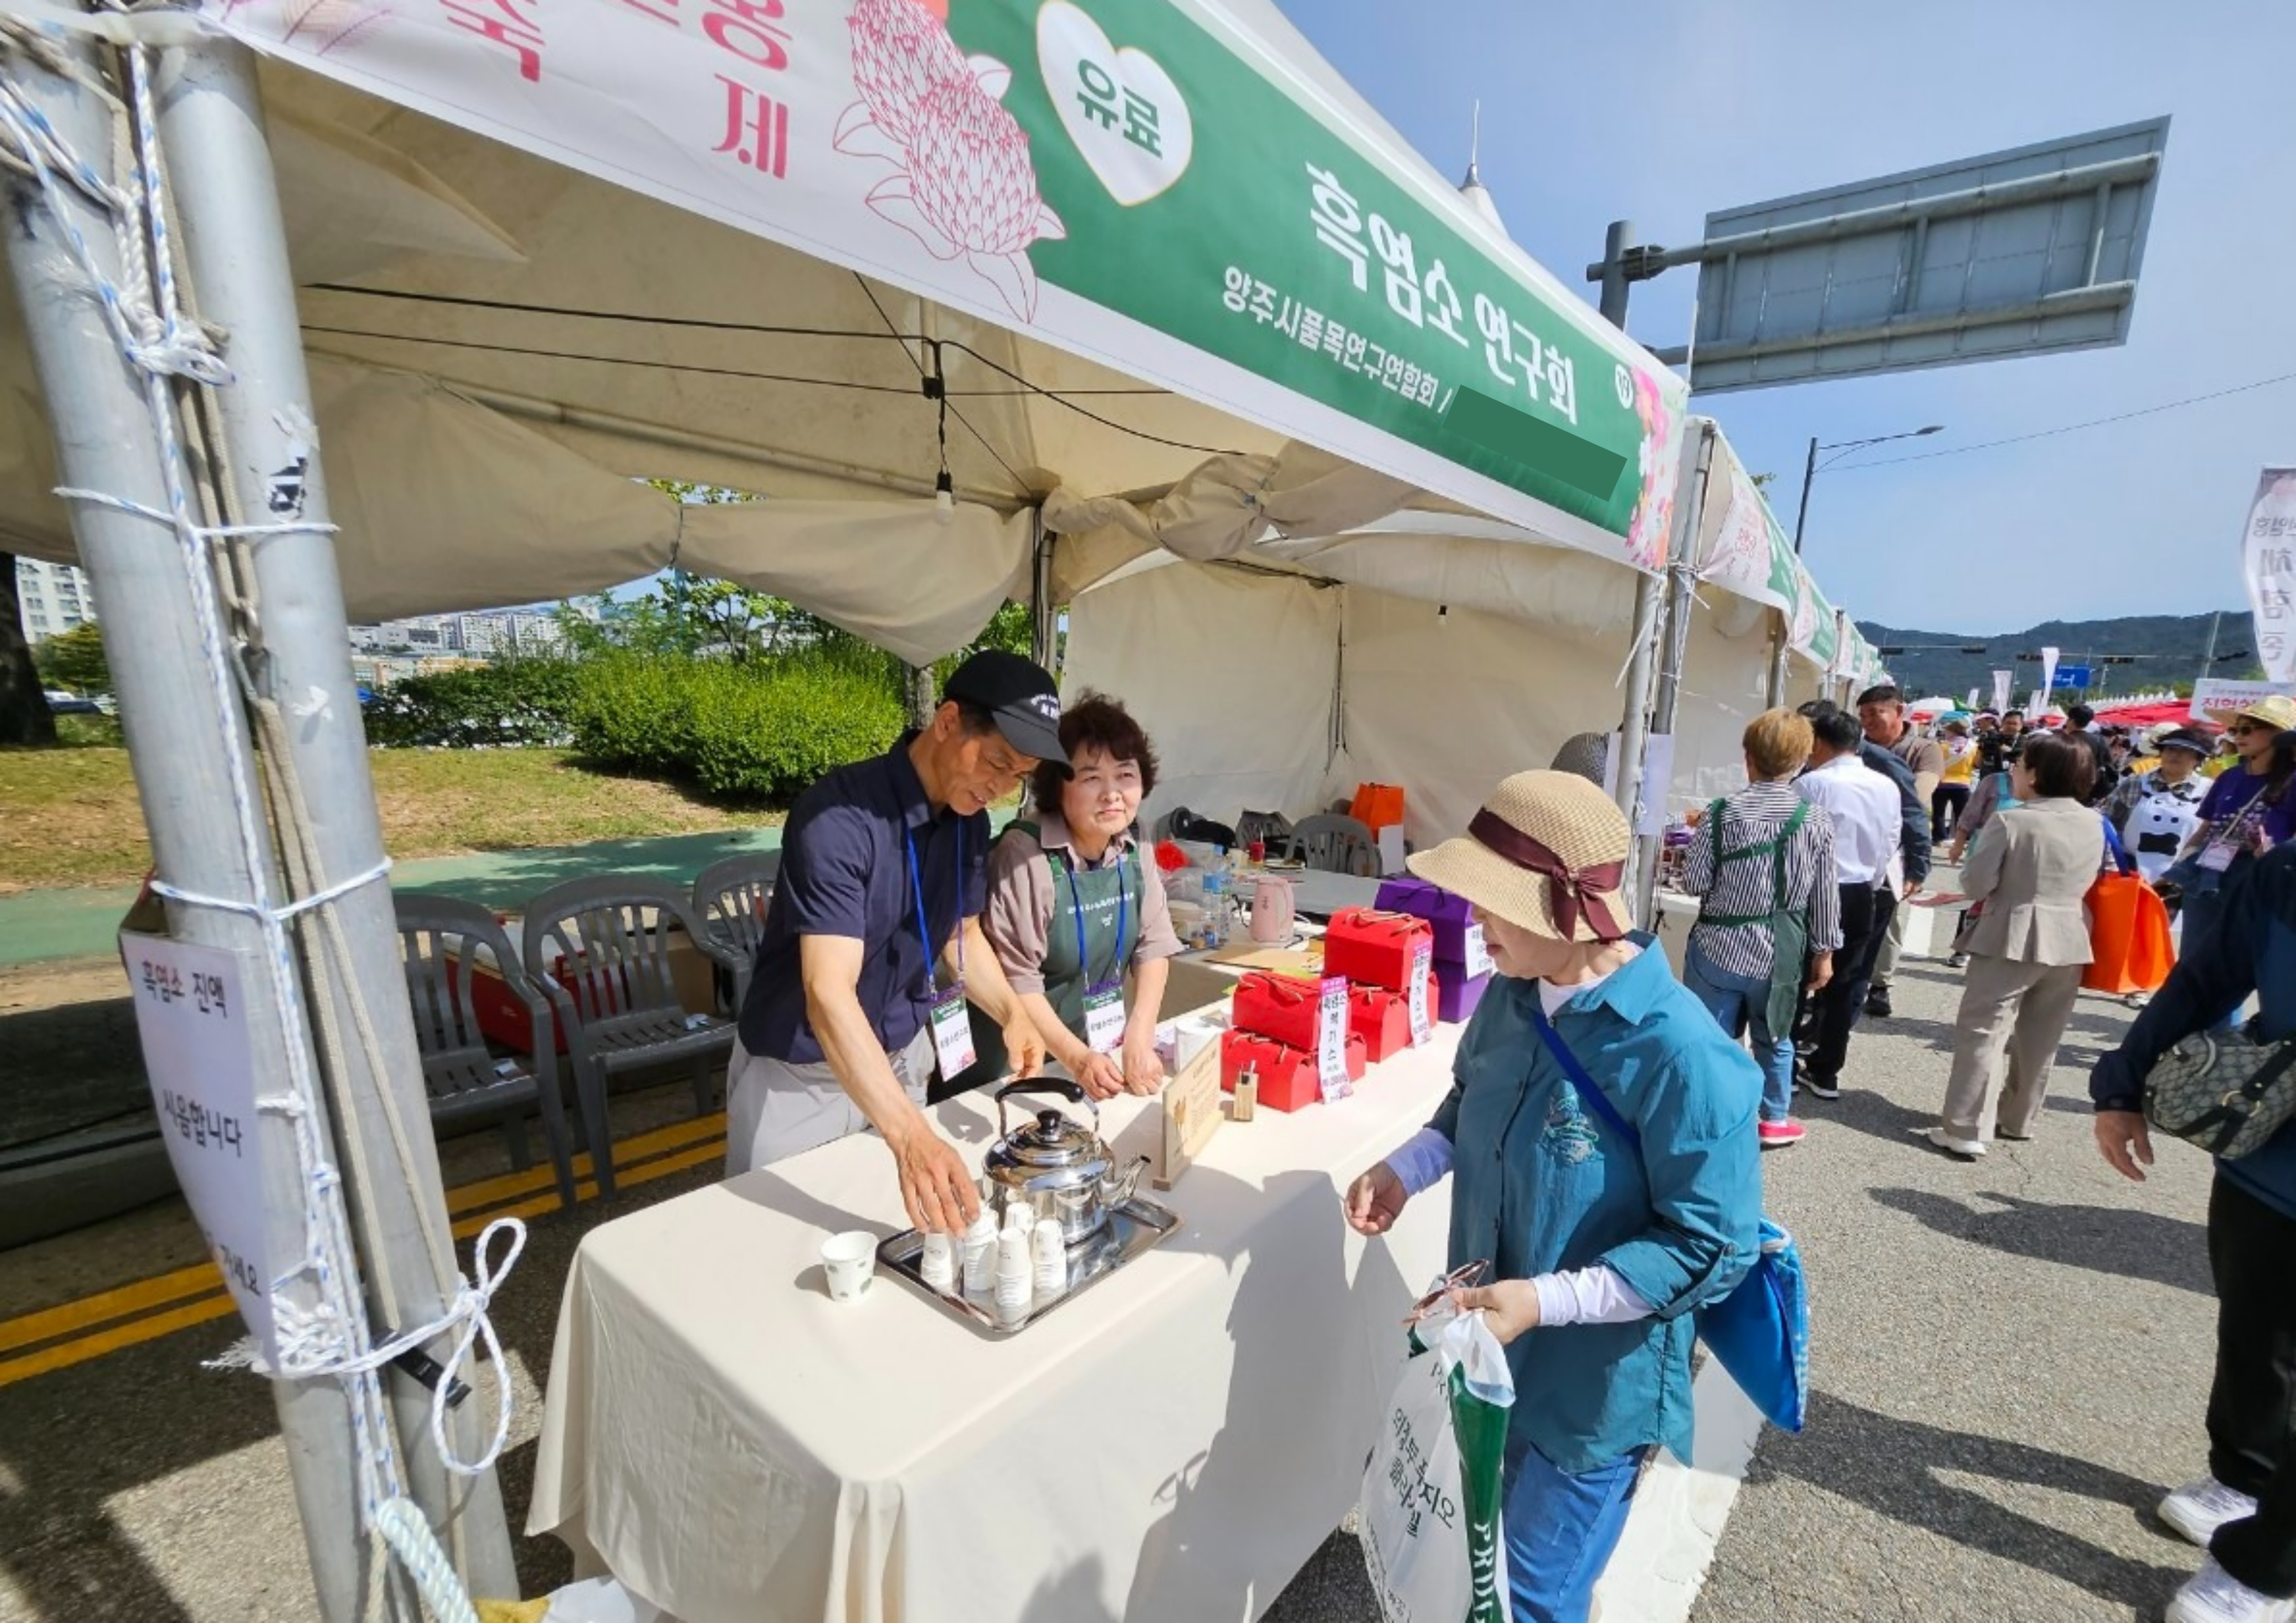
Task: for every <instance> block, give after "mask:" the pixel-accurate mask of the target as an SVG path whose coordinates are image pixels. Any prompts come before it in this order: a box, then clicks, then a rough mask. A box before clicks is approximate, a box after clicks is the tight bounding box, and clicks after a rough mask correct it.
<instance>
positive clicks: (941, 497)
mask: <svg viewBox="0 0 2296 1623" xmlns="http://www.w3.org/2000/svg"><path fill="white" fill-rule="evenodd" d="M955 518H956V482H955V480H952V479H950V478H949V476H948V470H947V468H943V469H942V470H941V471H939V473H938V474H937V475H935V476H934V479H933V522H934V523H936V524H938V525H939V526H940V527H941V528H942V529H947V528H948V527H949V525H950V524H951V523H952V522H953V521H955Z"/></svg>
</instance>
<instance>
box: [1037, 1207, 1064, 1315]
mask: <svg viewBox="0 0 2296 1623" xmlns="http://www.w3.org/2000/svg"><path fill="white" fill-rule="evenodd" d="M1030 1243H1031V1245H1032V1246H1033V1248H1034V1250H1035V1251H1036V1253H1037V1295H1039V1296H1057V1295H1058V1294H1060V1292H1062V1291H1065V1290H1067V1289H1068V1288H1069V1246H1068V1242H1067V1240H1066V1239H1064V1238H1063V1237H1062V1234H1061V1220H1060V1219H1059V1218H1058V1217H1046V1218H1043V1219H1042V1220H1040V1221H1039V1222H1038V1223H1037V1233H1036V1238H1035V1239H1034V1240H1033V1241H1032V1242H1030Z"/></svg>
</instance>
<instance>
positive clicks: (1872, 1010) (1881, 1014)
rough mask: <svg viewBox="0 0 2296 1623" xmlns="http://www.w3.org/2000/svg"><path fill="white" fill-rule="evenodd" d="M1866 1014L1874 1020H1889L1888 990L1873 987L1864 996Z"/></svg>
mask: <svg viewBox="0 0 2296 1623" xmlns="http://www.w3.org/2000/svg"><path fill="white" fill-rule="evenodd" d="M1866 1013H1868V1014H1870V1015H1872V1016H1873V1017H1874V1019H1875V1020H1887V1019H1889V1018H1890V988H1887V987H1875V988H1874V989H1873V990H1871V991H1869V992H1867V993H1866Z"/></svg>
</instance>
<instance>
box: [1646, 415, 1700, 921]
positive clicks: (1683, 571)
mask: <svg viewBox="0 0 2296 1623" xmlns="http://www.w3.org/2000/svg"><path fill="white" fill-rule="evenodd" d="M1697 421H1698V455H1697V458H1696V459H1695V462H1694V463H1693V468H1692V471H1691V476H1690V481H1689V485H1690V488H1689V489H1688V490H1686V491H1685V492H1684V493H1683V495H1682V496H1681V498H1680V500H1679V501H1678V503H1677V506H1676V510H1675V511H1676V512H1677V514H1678V515H1679V522H1678V523H1677V527H1676V529H1675V535H1674V548H1673V552H1672V554H1671V556H1670V557H1669V560H1668V562H1667V567H1666V635H1665V639H1664V641H1663V643H1661V647H1660V652H1659V665H1658V676H1657V684H1656V687H1655V690H1654V692H1653V694H1652V700H1651V732H1652V734H1653V735H1654V736H1657V737H1661V738H1665V737H1669V736H1671V735H1672V734H1673V732H1674V716H1675V710H1676V708H1677V705H1678V703H1679V702H1680V700H1681V696H1682V665H1683V660H1684V657H1685V655H1686V654H1687V652H1689V648H1690V617H1691V615H1692V613H1693V610H1694V608H1695V605H1696V602H1697V598H1696V592H1697V587H1698V566H1699V563H1700V558H1699V551H1700V547H1699V543H1700V541H1701V539H1702V532H1703V529H1704V520H1705V517H1706V480H1707V478H1708V476H1709V475H1710V474H1711V473H1712V471H1713V468H1714V440H1715V429H1714V424H1713V423H1712V422H1709V421H1708V420H1706V419H1705V418H1703V417H1702V418H1699V419H1698V420H1697ZM1667 788H1668V785H1666V784H1663V783H1661V784H1658V785H1655V786H1654V788H1653V791H1652V792H1653V794H1654V795H1656V796H1658V797H1661V800H1660V802H1659V803H1660V804H1663V800H1662V797H1663V796H1664V794H1665V792H1666V790H1667ZM1661 838H1662V836H1661V835H1657V834H1647V835H1644V834H1638V835H1636V840H1635V917H1636V919H1637V920H1639V921H1641V923H1642V926H1643V928H1644V929H1645V930H1648V929H1652V928H1653V927H1654V924H1655V919H1656V915H1655V914H1653V912H1652V907H1653V906H1654V904H1655V903H1656V901H1657V898H1658V852H1659V841H1660V840H1661Z"/></svg>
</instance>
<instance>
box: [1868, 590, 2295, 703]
mask: <svg viewBox="0 0 2296 1623" xmlns="http://www.w3.org/2000/svg"><path fill="white" fill-rule="evenodd" d="M2211 620H2218V626H2217V632H2216V653H2217V660H2216V664H2215V666H2214V667H2213V668H2212V670H2211V671H2210V673H2209V674H2211V675H2214V676H2230V677H2241V676H2248V675H2249V674H2250V673H2251V671H2252V670H2253V669H2254V668H2255V665H2256V654H2255V648H2256V641H2255V635H2254V624H2253V621H2252V620H2251V617H2250V615H2249V612H2248V611H2246V610H2245V609H2227V610H2226V611H2224V612H2223V614H2222V616H2221V617H2218V616H2215V615H2209V614H2134V615H2123V616H2120V618H2118V619H2093V620H2061V619H2055V620H2043V621H2041V622H2039V623H2038V624H2037V625H2033V626H2029V627H2025V628H2024V629H2023V630H2021V631H2005V632H1996V633H1993V634H1991V635H1977V634H1969V635H1964V634H1963V633H1960V632H1954V631H1930V630H1923V629H1920V628H1917V627H1897V626H1885V625H1883V624H1882V623H1881V622H1880V621H1878V620H1859V621H1858V622H1857V629H1858V630H1859V631H1860V632H1862V633H1864V634H1865V636H1866V640H1867V641H1868V642H1870V643H1873V644H1874V646H1875V647H1877V648H1895V647H1901V648H1904V649H1906V652H1904V653H1900V654H1885V655H1884V656H1883V663H1884V664H1886V665H1887V666H1888V667H1889V669H1890V676H1891V678H1892V679H1893V680H1894V681H1896V682H1897V684H1898V685H1899V686H1900V687H1902V688H1904V689H1906V690H1907V697H1909V698H1923V697H1927V696H1929V695H1931V694H1934V693H1946V694H1955V695H1960V694H1966V693H1968V692H1969V690H1970V689H1971V688H1972V687H1974V688H1976V689H1977V690H1978V694H1979V696H1980V698H1981V699H1984V700H1986V701H1990V700H1991V698H1992V694H1993V673H1994V672H1995V671H1996V670H2000V669H2006V670H2010V671H2013V672H2015V673H2016V674H2015V676H2014V677H2013V680H2012V681H2011V683H2010V690H2011V692H2012V693H2014V694H2015V695H2016V699H2015V702H2017V703H2020V704H2021V703H2023V702H2024V701H2025V700H2026V698H2027V697H2028V696H2030V694H2031V693H2032V691H2033V689H2034V688H2036V687H2038V686H2039V685H2040V681H2041V667H2040V665H2039V663H2038V660H2019V659H2018V658H2017V656H2018V655H2019V654H2021V653H2032V654H2038V653H2039V652H2040V651H2041V650H2042V649H2043V648H2044V647H2054V648H2055V649H2056V650H2057V651H2058V652H2057V657H2058V661H2059V663H2060V664H2064V665H2078V664H2080V663H2082V662H2083V661H2084V660H2086V659H2090V658H2095V659H2102V657H2103V656H2104V655H2106V654H2118V655H2128V656H2131V657H2132V658H2133V660H2134V662H2133V663H2130V664H2127V665H2101V664H2100V665H2098V666H2097V667H2096V668H2095V673H2094V677H2093V680H2096V681H2100V682H2101V683H2102V687H2101V688H2099V687H2096V686H2093V687H2092V688H2091V689H2090V697H2091V698H2092V700H2094V699H2095V697H2096V695H2097V694H2098V693H2099V692H2100V691H2101V692H2102V693H2103V694H2104V695H2105V696H2106V697H2110V696H2111V695H2112V694H2113V693H2143V692H2150V691H2152V690H2153V689H2157V688H2165V687H2169V686H2172V685H2174V684H2178V683H2190V682H2192V681H2193V680H2194V678H2196V677H2197V676H2201V675H2202V669H2201V661H2202V656H2203V654H2204V653H2205V652H2207V649H2208V645H2209V627H2210V621H2211ZM1980 645H1982V646H1983V647H1984V649H1985V652H1983V653H1981V654H1964V653H1962V652H1960V650H1961V649H1962V648H1963V647H1964V646H1966V647H1970V648H1975V647H1978V646H1980ZM2228 656H2230V657H2228Z"/></svg>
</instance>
